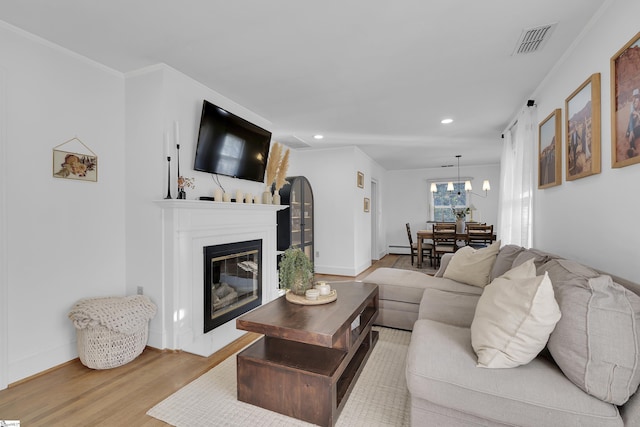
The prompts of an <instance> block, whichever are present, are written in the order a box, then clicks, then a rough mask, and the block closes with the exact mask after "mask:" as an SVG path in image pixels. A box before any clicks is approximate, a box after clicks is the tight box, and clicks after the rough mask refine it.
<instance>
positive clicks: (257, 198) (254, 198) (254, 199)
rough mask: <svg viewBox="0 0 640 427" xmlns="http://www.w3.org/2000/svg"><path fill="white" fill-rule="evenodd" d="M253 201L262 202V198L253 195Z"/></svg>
mask: <svg viewBox="0 0 640 427" xmlns="http://www.w3.org/2000/svg"><path fill="white" fill-rule="evenodd" d="M253 203H254V204H256V205H259V204H260V203H262V200H260V196H253Z"/></svg>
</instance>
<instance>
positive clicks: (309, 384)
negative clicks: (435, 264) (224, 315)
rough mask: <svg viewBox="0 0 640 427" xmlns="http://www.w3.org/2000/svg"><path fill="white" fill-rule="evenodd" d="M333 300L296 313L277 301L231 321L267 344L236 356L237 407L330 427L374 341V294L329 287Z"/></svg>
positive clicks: (369, 287) (371, 287)
mask: <svg viewBox="0 0 640 427" xmlns="http://www.w3.org/2000/svg"><path fill="white" fill-rule="evenodd" d="M331 287H332V289H336V291H337V293H338V299H337V300H336V301H334V302H331V303H328V304H323V305H298V304H294V303H292V302H289V301H287V300H286V299H285V297H284V296H283V297H280V298H278V299H276V300H274V301H271V302H270V303H268V304H265V305H263V306H260V307H258V308H256V309H255V310H253V311H251V312H249V313H247V314H245V315H243V316H241V317H239V318H237V319H236V327H237V328H238V329H243V330H246V331H250V332H257V333H259V334H264V335H265V336H264V337H262V338H260V339H259V340H258V341H256V342H255V343H253V344H252V345H251V346H249V347H248V348H246V349H245V350H243V351H242V352H240V353H239V354H238V356H237V362H238V400H241V401H243V402H247V403H251V404H253V405H256V406H260V407H262V408H265V409H269V410H271V411H275V412H279V413H281V414H285V415H288V416H290V417H294V418H298V419H301V420H304V421H307V422H310V423H314V424H318V425H322V426H331V425H334V424H335V422H336V420H337V418H338V414H339V413H340V411H341V410H342V407H343V406H344V404H345V402H346V397H347V396H348V394H349V392H350V391H351V389H352V388H353V385H354V384H355V380H356V379H357V378H358V376H359V375H360V372H361V371H362V368H363V366H364V362H365V361H366V360H367V358H368V357H369V355H370V354H371V351H372V350H373V347H374V345H375V343H376V342H377V339H378V332H377V331H372V330H371V326H372V325H373V322H374V320H375V319H376V317H377V316H378V286H377V285H375V284H371V283H362V282H340V283H332V284H331Z"/></svg>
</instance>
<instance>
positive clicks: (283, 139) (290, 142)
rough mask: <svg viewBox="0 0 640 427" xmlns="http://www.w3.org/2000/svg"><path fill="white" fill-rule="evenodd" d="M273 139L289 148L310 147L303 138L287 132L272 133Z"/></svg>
mask: <svg viewBox="0 0 640 427" xmlns="http://www.w3.org/2000/svg"><path fill="white" fill-rule="evenodd" d="M273 140H274V141H277V142H280V143H281V144H284V145H286V146H287V147H289V148H294V149H298V148H310V147H311V146H310V145H309V144H307V142H306V141H305V140H303V139H302V138H300V137H297V136H295V135H291V134H287V135H273Z"/></svg>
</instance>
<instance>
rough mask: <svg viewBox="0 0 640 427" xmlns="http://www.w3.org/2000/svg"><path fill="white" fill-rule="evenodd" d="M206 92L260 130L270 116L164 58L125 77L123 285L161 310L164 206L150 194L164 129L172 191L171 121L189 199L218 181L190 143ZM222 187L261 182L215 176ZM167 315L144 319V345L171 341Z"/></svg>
mask: <svg viewBox="0 0 640 427" xmlns="http://www.w3.org/2000/svg"><path fill="white" fill-rule="evenodd" d="M203 99H206V100H207V101H209V102H212V103H214V104H216V105H218V106H220V107H222V108H225V109H226V110H228V111H230V112H232V113H234V114H237V115H238V116H240V117H243V118H245V119H246V120H249V121H250V122H252V123H255V124H257V125H258V126H261V127H263V128H265V129H269V128H270V127H271V123H270V122H268V121H267V120H265V119H264V118H262V117H260V116H258V115H256V114H255V113H253V112H251V111H249V110H247V109H246V108H243V107H242V106H240V105H238V104H236V103H234V102H233V101H231V100H229V99H227V98H225V97H224V96H222V95H220V94H218V93H217V92H215V91H213V90H211V89H209V88H207V87H206V86H203V85H202V84H201V83H198V82H197V81H195V80H193V79H191V78H190V77H188V76H186V75H184V74H182V73H180V72H178V71H176V70H174V69H172V68H170V67H168V66H166V65H163V64H160V65H157V66H153V67H149V68H146V69H143V70H139V71H136V72H133V73H130V74H128V75H127V76H126V117H127V141H128V143H127V148H126V153H127V155H126V159H127V161H126V173H127V186H126V200H127V203H126V218H127V233H126V253H127V291H128V293H135V292H136V289H137V287H138V286H141V287H142V288H143V292H144V294H145V295H148V296H149V297H150V298H151V299H152V301H154V303H156V305H157V306H158V308H159V309H160V310H162V308H163V307H165V306H166V304H165V301H166V299H167V298H172V297H173V296H172V295H170V294H169V292H170V290H169V289H166V288H165V286H164V284H165V282H164V280H165V279H164V276H163V272H166V271H170V270H168V269H165V266H163V263H162V260H163V257H162V216H161V214H162V212H161V209H160V207H159V206H158V205H156V204H154V203H153V201H154V200H160V199H164V197H165V196H166V194H167V181H168V179H167V161H166V156H167V153H165V144H164V134H165V133H167V132H168V133H169V135H170V140H171V146H172V150H171V153H170V154H171V184H170V185H171V195H172V197H173V198H176V197H177V169H178V168H177V166H178V164H177V151H176V150H175V136H174V124H175V123H176V122H177V123H178V129H179V142H180V173H181V175H183V176H185V177H189V178H195V189H187V190H186V191H187V199H198V198H199V197H200V196H213V190H214V188H215V187H216V184H214V181H213V179H212V175H211V174H208V173H203V172H197V171H194V170H193V162H194V155H195V149H196V144H197V138H198V129H199V125H200V114H201V112H202V101H203ZM220 181H221V183H222V185H223V187H224V189H225V190H226V191H227V192H230V193H232V194H234V195H235V191H236V190H238V189H239V190H241V191H242V192H243V193H249V192H250V193H252V194H262V192H263V191H264V188H265V186H264V184H263V183H257V182H252V181H246V180H239V179H234V178H229V177H224V176H220ZM163 318H164V319H171V316H167V315H165V313H159V315H158V316H156V317H155V318H154V319H153V320H152V321H151V323H150V326H149V345H151V346H153V347H156V348H174V346H173V344H172V343H168V342H166V340H163V337H166V336H167V334H166V333H163V331H166V330H167V329H169V328H172V327H173V325H172V324H165V325H162V324H161V319H163Z"/></svg>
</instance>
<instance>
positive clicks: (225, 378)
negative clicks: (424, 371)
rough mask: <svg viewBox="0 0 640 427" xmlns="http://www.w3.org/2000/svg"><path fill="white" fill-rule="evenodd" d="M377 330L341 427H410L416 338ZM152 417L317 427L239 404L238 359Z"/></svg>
mask: <svg viewBox="0 0 640 427" xmlns="http://www.w3.org/2000/svg"><path fill="white" fill-rule="evenodd" d="M374 329H376V330H378V331H379V332H380V337H379V339H378V343H377V344H376V346H375V347H374V349H373V352H372V353H371V356H370V357H369V360H368V361H367V363H366V365H365V367H364V369H363V371H362V373H361V374H360V378H358V381H357V382H356V385H355V386H354V388H353V390H352V391H351V394H350V395H349V397H348V399H347V403H346V404H345V406H344V408H343V410H342V412H341V413H340V416H339V417H338V422H337V423H336V425H337V426H342V427H347V426H349V427H351V426H362V427H371V426H394V427H397V426H408V425H409V403H410V402H409V391H408V390H407V383H406V379H405V374H404V366H405V359H406V355H407V348H408V346H409V339H410V338H411V333H410V332H407V331H399V330H396V329H388V328H379V327H375V328H374ZM147 415H150V416H152V417H154V418H157V419H159V420H162V421H164V422H166V423H169V424H171V425H174V426H179V427H199V426H278V427H280V426H310V425H312V424H309V423H306V422H304V421H300V420H296V419H294V418H290V417H287V416H285V415H281V414H278V413H276V412H272V411H269V410H266V409H262V408H259V407H257V406H253V405H250V404H248V403H244V402H239V401H238V400H237V396H236V356H235V355H233V356H231V357H229V358H228V359H226V360H225V361H224V362H222V363H221V364H219V365H218V366H216V367H215V368H213V369H211V370H210V371H209V372H207V373H205V374H204V375H202V376H201V377H200V378H198V379H196V380H195V381H193V382H191V383H190V384H187V385H186V386H185V387H183V388H182V389H180V390H178V391H177V392H175V393H174V394H172V395H171V396H169V397H168V398H166V399H165V400H163V401H162V402H160V403H158V404H157V405H156V406H154V407H153V408H151V409H150V410H149V412H147Z"/></svg>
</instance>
